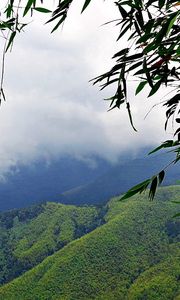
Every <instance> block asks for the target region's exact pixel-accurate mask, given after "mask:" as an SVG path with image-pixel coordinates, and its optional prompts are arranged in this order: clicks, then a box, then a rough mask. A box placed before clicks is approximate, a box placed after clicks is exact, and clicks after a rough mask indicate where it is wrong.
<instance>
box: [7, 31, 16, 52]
mask: <svg viewBox="0 0 180 300" xmlns="http://www.w3.org/2000/svg"><path fill="white" fill-rule="evenodd" d="M15 35H16V31H13V32H12V33H11V35H10V38H9V42H8V44H7V47H6V52H7V50H8V49H9V47H10V46H11V45H12V44H13V40H14V38H15Z"/></svg>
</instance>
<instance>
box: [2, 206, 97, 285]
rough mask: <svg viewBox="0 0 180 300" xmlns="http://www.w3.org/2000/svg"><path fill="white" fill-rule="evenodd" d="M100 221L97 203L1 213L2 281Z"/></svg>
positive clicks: (30, 265)
mask: <svg viewBox="0 0 180 300" xmlns="http://www.w3.org/2000/svg"><path fill="white" fill-rule="evenodd" d="M99 224H100V217H99V215H98V210H97V209H96V208H94V207H87V206H85V207H75V206H65V205H62V204H57V203H50V202H48V203H46V204H42V205H39V206H34V207H31V208H30V209H22V210H14V211H10V212H7V213H2V214H1V215H0V244H1V251H0V265H1V272H0V282H1V283H4V282H6V281H9V280H10V279H12V278H14V277H17V276H18V275H20V274H21V273H23V272H25V271H27V270H28V269H30V268H32V267H33V266H35V265H36V264H37V263H39V262H41V261H42V260H43V259H44V258H45V257H47V256H48V255H50V254H52V253H54V252H55V251H57V250H59V249H61V248H62V247H64V246H65V245H66V244H68V243H69V242H70V241H72V240H74V239H77V238H78V237H80V236H81V235H83V234H86V233H88V232H89V231H91V230H93V229H94V228H95V227H97V225H99Z"/></svg>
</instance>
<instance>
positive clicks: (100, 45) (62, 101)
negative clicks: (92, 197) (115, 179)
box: [0, 0, 171, 173]
mask: <svg viewBox="0 0 180 300" xmlns="http://www.w3.org/2000/svg"><path fill="white" fill-rule="evenodd" d="M82 5H83V1H79V0H77V1H76V0H75V1H74V5H72V8H71V10H70V12H69V16H68V19H67V21H66V22H65V24H64V26H63V28H60V29H59V30H58V31H56V32H55V33H54V34H50V31H51V26H52V25H50V26H47V25H46V26H45V25H44V22H45V19H43V18H40V17H39V16H40V15H39V14H36V15H35V16H34V17H33V22H31V23H30V24H29V26H28V27H27V28H26V29H25V32H24V33H21V34H20V35H19V36H17V39H16V41H15V43H14V46H13V49H12V51H11V52H10V53H8V54H7V57H6V68H5V78H4V89H5V93H6V98H7V101H6V102H3V103H2V105H1V107H0V136H1V139H0V173H3V172H4V171H7V170H8V168H9V167H11V166H13V165H16V164H19V163H21V164H22V163H23V164H31V163H33V162H34V161H36V160H38V159H46V160H51V159H53V158H57V157H60V156H62V155H64V154H69V155H71V156H74V157H88V156H91V155H99V156H101V157H103V158H105V159H107V160H109V161H112V162H115V161H116V160H117V159H118V157H119V156H120V155H121V154H122V153H124V152H125V151H132V152H134V153H137V151H138V149H140V148H141V147H149V146H154V145H156V144H159V143H160V142H162V141H163V140H164V139H168V138H169V137H170V135H171V132H168V133H167V134H166V135H165V133H164V125H163V124H164V109H163V108H162V106H158V107H156V108H155V109H154V110H152V112H151V113H150V114H149V115H148V117H147V118H146V119H144V118H145V115H146V114H147V113H148V111H149V110H150V109H151V107H152V105H153V104H154V103H156V102H157V96H156V98H155V97H154V99H153V98H152V99H151V100H150V99H147V92H146V93H141V94H139V96H138V97H134V92H135V83H133V82H130V83H129V89H128V94H129V99H130V103H131V108H132V114H133V119H134V124H135V127H136V128H137V130H138V131H137V132H134V131H133V129H132V128H131V126H130V124H129V120H128V116H127V112H126V110H125V109H123V108H122V109H121V110H118V109H117V110H113V111H111V112H107V110H108V103H107V102H106V101H103V98H107V97H109V96H111V95H112V94H111V93H112V92H113V91H110V90H108V91H103V92H100V91H99V87H98V86H92V83H90V82H89V80H90V79H92V78H94V77H95V76H97V75H99V74H101V73H103V72H104V71H107V70H108V68H110V67H112V66H113V61H112V59H111V57H112V56H113V54H114V53H115V52H117V51H118V50H120V49H122V47H124V43H125V41H120V42H119V43H116V38H117V36H118V28H117V27H116V26H115V25H114V24H109V25H106V26H101V25H102V24H103V23H105V22H107V21H110V20H112V19H114V18H116V17H118V14H117V11H116V8H115V5H114V4H113V1H105V2H104V1H100V0H98V1H92V4H91V5H90V6H89V8H88V9H87V10H86V11H85V12H84V13H83V14H80V11H81V8H82ZM161 96H162V94H160V95H159V96H158V101H160V98H161Z"/></svg>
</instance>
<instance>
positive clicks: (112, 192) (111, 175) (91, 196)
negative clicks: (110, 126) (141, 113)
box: [59, 154, 180, 205]
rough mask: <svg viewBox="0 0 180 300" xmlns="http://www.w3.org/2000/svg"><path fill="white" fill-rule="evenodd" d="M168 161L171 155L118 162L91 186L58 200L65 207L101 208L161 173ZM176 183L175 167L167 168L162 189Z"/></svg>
mask: <svg viewBox="0 0 180 300" xmlns="http://www.w3.org/2000/svg"><path fill="white" fill-rule="evenodd" d="M170 160H171V155H167V154H163V155H155V156H149V157H144V158H137V159H131V160H129V161H126V162H124V163H123V162H119V163H118V164H116V165H115V166H112V167H111V168H110V169H108V170H107V171H106V172H104V174H103V175H100V176H98V177H97V178H96V179H95V180H94V181H93V182H90V183H89V184H85V185H84V186H80V187H78V188H74V189H72V190H69V191H66V192H65V193H63V194H62V195H61V197H60V198H59V201H60V202H63V203H66V204H80V205H83V204H94V205H95V204H102V203H105V202H106V201H107V200H108V199H109V198H110V197H112V196H116V195H118V194H123V193H125V192H126V191H127V190H128V189H129V188H131V187H132V186H134V185H136V184H138V183H140V182H141V181H143V180H145V179H147V178H149V177H151V176H153V175H154V174H156V173H157V172H159V171H161V169H162V168H164V167H165V166H166V165H167V164H168V162H169V161H170ZM179 179H180V168H179V166H178V164H177V165H173V167H171V168H169V169H168V170H167V172H166V177H165V180H164V182H163V185H172V184H176V182H177V181H178V180H179Z"/></svg>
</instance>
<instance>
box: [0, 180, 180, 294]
mask: <svg viewBox="0 0 180 300" xmlns="http://www.w3.org/2000/svg"><path fill="white" fill-rule="evenodd" d="M179 195H180V186H172V187H164V188H161V189H159V191H158V194H157V197H156V200H155V201H153V202H150V201H149V200H148V199H147V197H146V196H144V195H141V196H136V197H133V198H132V199H130V200H128V201H124V202H120V201H119V197H117V198H114V199H112V200H110V201H109V202H108V204H107V205H106V206H105V207H103V209H102V211H101V214H100V211H98V212H97V210H96V209H95V208H93V207H91V208H81V209H84V213H85V210H86V209H87V211H86V213H85V215H84V214H83V213H82V211H81V213H80V211H79V213H80V215H81V216H82V218H80V219H81V222H80V221H78V220H79V217H77V223H78V224H79V225H80V224H81V225H82V223H83V224H84V223H85V224H86V227H87V228H88V230H89V231H91V232H89V233H87V234H85V233H86V230H83V233H82V234H84V236H82V237H80V238H78V239H76V240H73V241H72V239H74V238H76V236H75V235H74V238H72V231H73V230H69V228H71V224H72V223H71V221H70V220H71V219H69V222H67V223H66V226H67V227H66V226H65V227H66V228H67V229H68V230H67V229H66V230H65V232H66V234H65V235H67V236H68V238H65V239H66V241H67V245H65V246H64V247H63V248H62V249H60V250H58V249H57V250H56V249H55V253H54V254H52V255H50V256H48V257H47V258H45V259H44V260H43V261H42V262H41V263H39V264H38V265H36V266H35V267H33V268H32V269H31V270H29V271H27V272H25V273H24V274H23V275H21V276H20V277H18V278H16V279H14V280H12V281H10V282H9V283H7V284H5V285H3V286H2V287H1V288H0V299H5V300H16V299H17V300H26V299H27V300H34V299H37V300H39V299H47V300H51V299H62V300H63V299H66V300H74V299H76V300H78V299H84V300H88V299H89V300H90V299H98V300H100V299H101V300H110V299H112V300H113V299H114V300H115V299H116V300H125V299H126V300H134V299H137V300H143V299H146V300H161V299H163V300H170V299H176V300H177V299H179V297H180V290H179V287H180V286H179V278H180V259H179V255H180V253H179V251H180V250H179V249H180V248H179V233H180V222H179V220H178V219H177V218H173V216H174V214H176V212H178V210H179V207H178V204H176V203H174V202H173V201H177V200H179ZM57 205H58V204H47V207H49V208H48V209H50V210H51V211H52V208H53V207H54V208H55V209H54V210H53V213H54V214H55V215H56V210H57V207H58V206H57ZM61 208H63V209H65V206H61V205H60V206H59V214H60V211H61ZM78 209H79V208H77V210H78ZM67 210H69V212H71V213H70V214H71V215H72V211H73V210H74V211H75V208H73V207H69V208H68V206H67ZM68 214H69V213H68ZM41 215H42V213H40V214H38V216H36V217H35V218H33V219H32V220H31V221H30V220H29V221H28V222H27V224H28V225H26V226H27V227H28V226H30V228H31V230H30V231H31V232H33V231H34V232H36V233H35V236H37V239H36V242H35V245H36V244H37V243H38V240H41V244H43V243H44V238H45V236H44V238H43V234H42V233H40V234H38V229H37V227H36V226H35V227H34V229H33V230H32V228H33V227H32V226H33V225H32V224H33V223H34V222H37V220H38V218H40V216H41ZM52 215H53V214H52ZM60 215H61V214H60ZM88 216H89V217H88ZM15 218H16V217H15ZM66 218H67V214H66ZM5 219H6V218H5ZM47 219H48V220H49V221H48V222H49V223H50V224H52V220H53V217H52V218H49V214H47ZM55 219H56V221H57V223H56V226H59V225H58V219H59V222H60V223H61V221H60V220H61V217H58V218H55ZM98 220H99V221H98ZM3 222H4V221H3ZM14 222H16V220H14ZM103 222H104V224H102V223H103ZM41 223H42V222H40V223H36V224H39V226H40V228H41V225H40V224H41ZM100 223H101V224H100ZM34 224H35V223H34ZM98 225H99V226H98ZM17 226H18V225H15V227H16V230H17ZM93 226H94V227H97V226H98V227H97V228H96V229H94V230H92V229H93ZM52 227H53V226H50V228H52ZM23 228H24V227H23ZM59 228H60V229H59V231H60V233H59V236H61V230H62V229H61V226H59ZM83 228H84V227H83ZM12 230H14V229H12ZM23 230H25V229H23ZM23 230H22V231H23ZM19 232H21V230H20V229H19ZM24 232H25V231H24ZM27 232H28V230H27V231H26V233H25V235H23V234H21V238H19V243H16V245H17V246H16V247H15V249H14V253H16V255H17V259H19V258H22V257H24V258H25V259H26V258H27V257H28V255H27V253H28V252H29V249H30V252H31V254H30V256H29V257H33V260H36V257H37V261H36V263H37V262H38V255H39V254H38V251H37V252H36V251H35V252H33V251H32V249H31V247H30V246H28V247H27V241H25V242H22V241H23V240H24V239H25V240H26V239H28V236H27ZM47 232H52V231H51V230H50V229H48V230H47ZM47 232H46V235H47ZM67 232H71V233H68V234H67ZM73 232H74V231H73ZM38 236H39V238H38ZM79 236H80V235H79ZM23 237H24V238H23ZM31 240H32V239H31ZM52 240H53V239H52V233H51V234H50V235H49V239H48V242H49V244H51V245H52V244H54V242H53V243H52ZM46 243H47V241H46ZM46 243H44V245H43V247H42V248H40V249H41V251H42V253H43V249H45V248H46V246H45V245H46ZM23 245H25V246H23ZM23 247H24V248H23ZM32 248H33V247H32ZM30 252H29V253H30ZM18 255H19V256H18ZM43 255H48V254H47V253H46V254H44V253H43V254H42V256H43Z"/></svg>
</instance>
